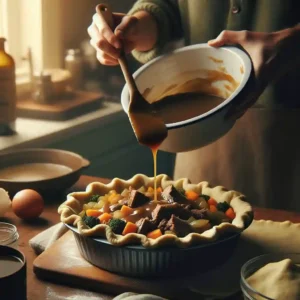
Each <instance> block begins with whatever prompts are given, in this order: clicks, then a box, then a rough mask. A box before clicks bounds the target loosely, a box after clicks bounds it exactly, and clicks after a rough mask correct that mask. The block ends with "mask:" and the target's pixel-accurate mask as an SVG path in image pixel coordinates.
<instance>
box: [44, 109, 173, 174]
mask: <svg viewBox="0 0 300 300" xmlns="http://www.w3.org/2000/svg"><path fill="white" fill-rule="evenodd" d="M46 146H47V147H51V148H57V149H64V150H69V151H73V152H76V153H78V154H80V155H82V156H83V157H85V158H86V159H88V160H89V161H90V162H91V165H90V167H89V168H87V169H86V170H85V171H84V174H85V175H90V176H99V177H108V178H114V177H119V178H124V179H128V178H130V177H132V176H134V175H135V174H137V173H142V174H146V175H148V176H153V158H152V153H151V151H150V149H148V148H147V147H144V146H141V145H140V144H138V142H137V140H136V138H135V135H134V133H133V131H132V128H131V125H130V123H129V120H128V118H127V116H126V115H125V114H124V115H123V114H121V115H120V116H118V117H117V118H113V120H112V121H111V122H105V124H102V125H101V124H100V125H99V126H97V128H93V129H89V130H88V131H85V132H81V133H80V134H76V135H71V136H68V137H67V138H66V139H63V140H62V139H61V140H60V141H56V142H54V143H50V144H48V145H46ZM174 162H175V155H174V154H171V153H166V152H162V151H161V152H159V153H158V174H162V173H164V174H167V175H169V176H172V175H173V168H174Z"/></svg>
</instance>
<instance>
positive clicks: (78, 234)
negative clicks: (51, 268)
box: [58, 174, 253, 277]
mask: <svg viewBox="0 0 300 300" xmlns="http://www.w3.org/2000/svg"><path fill="white" fill-rule="evenodd" d="M153 185H154V179H153V178H149V177H147V176H145V175H141V174H139V175H136V176H134V177H133V178H131V179H129V180H127V181H126V180H122V179H118V178H116V179H114V180H112V181H111V182H110V183H109V184H102V183H100V182H94V183H91V184H89V185H88V186H87V188H86V191H84V192H73V193H71V194H69V195H68V196H67V200H66V201H65V202H64V203H62V204H61V205H60V207H59V209H58V212H59V214H60V216H61V221H62V222H63V223H64V224H65V225H66V226H67V227H68V228H69V229H70V230H72V231H73V233H74V236H75V239H76V242H77V245H78V248H79V250H80V252H81V254H82V256H83V257H84V258H85V259H86V260H88V261H89V262H91V263H92V264H94V265H96V266H98V267H100V268H102V269H105V270H108V271H111V272H116V273H120V274H123V275H129V276H139V277H148V276H171V275H176V274H179V273H181V272H182V271H183V270H184V269H187V270H188V271H189V272H192V270H193V269H194V270H197V271H200V272H203V271H205V270H208V269H211V268H213V267H216V266H217V265H219V264H221V263H222V262H225V261H226V260H227V259H228V257H229V256H230V254H231V253H232V251H233V249H234V246H235V244H236V242H237V240H238V238H239V236H240V234H241V232H242V231H243V230H245V229H246V228H247V227H248V226H249V225H250V224H251V222H252V220H253V212H252V208H251V206H250V204H249V203H247V202H246V201H245V199H244V196H243V195H242V194H240V193H238V192H236V191H228V190H226V189H225V188H224V187H221V186H217V187H211V186H210V185H209V184H208V182H200V183H199V184H192V183H190V182H189V180H187V179H180V180H177V181H172V180H171V179H170V178H169V177H168V176H167V175H159V176H157V186H158V187H161V188H162V189H165V188H167V187H168V186H173V187H175V188H177V189H180V188H181V189H185V190H194V191H195V192H197V193H199V194H205V195H209V196H210V197H213V198H214V199H216V200H217V202H224V201H226V202H228V203H229V205H230V206H231V207H232V208H233V209H234V211H235V218H234V219H233V220H232V222H231V223H227V222H226V223H221V224H219V225H215V226H213V227H211V228H210V229H208V230H206V231H204V232H202V233H195V232H191V233H189V234H187V235H186V236H183V237H178V236H176V235H172V234H164V235H162V236H160V237H158V238H154V239H153V238H149V237H147V235H144V234H138V233H129V234H126V235H125V236H124V235H122V234H115V233H114V232H113V231H112V229H111V228H110V227H109V226H108V225H107V224H98V225H96V226H94V227H93V228H90V227H89V226H87V225H86V224H85V223H84V222H83V219H82V217H81V216H80V213H81V212H82V208H83V205H84V204H85V203H86V202H87V201H88V199H89V198H90V197H91V196H92V195H95V194H97V195H100V196H101V195H106V194H107V193H109V192H110V191H112V190H116V191H117V192H118V193H121V192H122V191H123V190H124V189H128V188H130V187H131V188H133V189H139V188H141V187H149V186H152V187H153ZM211 255H213V256H214V259H213V260H210V259H208V260H207V259H205V257H211Z"/></svg>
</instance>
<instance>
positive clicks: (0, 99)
mask: <svg viewBox="0 0 300 300" xmlns="http://www.w3.org/2000/svg"><path fill="white" fill-rule="evenodd" d="M5 42H6V39H5V38H0V135H7V134H10V133H12V132H14V131H15V121H16V118H17V116H16V111H17V88H16V75H15V62H14V59H13V58H12V57H11V56H10V55H9V54H8V53H6V52H5Z"/></svg>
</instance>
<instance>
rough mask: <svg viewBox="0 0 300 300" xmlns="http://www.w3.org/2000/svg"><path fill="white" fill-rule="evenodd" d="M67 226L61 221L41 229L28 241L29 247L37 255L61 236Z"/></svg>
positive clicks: (66, 229)
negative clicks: (43, 229)
mask: <svg viewBox="0 0 300 300" xmlns="http://www.w3.org/2000/svg"><path fill="white" fill-rule="evenodd" d="M67 231H68V228H67V227H66V226H65V225H64V224H63V223H58V224H56V225H54V226H51V227H50V228H48V229H46V230H45V231H42V232H41V233H39V234H38V235H36V236H35V237H33V238H32V239H31V240H30V241H29V245H30V247H31V248H32V249H33V250H34V252H35V253H36V254H37V255H39V254H41V253H42V252H44V251H45V250H46V249H48V248H49V247H50V246H51V245H52V244H53V243H54V242H55V241H56V240H58V239H59V238H60V237H61V236H63V235H64V234H65V233H66V232H67Z"/></svg>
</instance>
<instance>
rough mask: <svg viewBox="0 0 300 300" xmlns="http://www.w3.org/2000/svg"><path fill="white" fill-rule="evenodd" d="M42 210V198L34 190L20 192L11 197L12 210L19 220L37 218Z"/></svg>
mask: <svg viewBox="0 0 300 300" xmlns="http://www.w3.org/2000/svg"><path fill="white" fill-rule="evenodd" d="M43 209H44V200H43V197H42V196H41V195H40V194H39V193H38V192H36V191H34V190H30V189H26V190H22V191H19V192H18V193H17V194H15V196H14V197H13V200H12V210H13V212H14V213H15V214H16V216H18V217H19V218H20V219H24V220H27V219H34V218H37V217H39V216H40V214H41V213H42V212H43Z"/></svg>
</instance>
